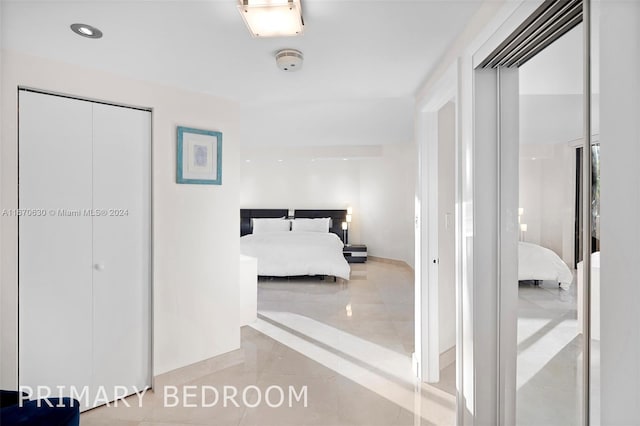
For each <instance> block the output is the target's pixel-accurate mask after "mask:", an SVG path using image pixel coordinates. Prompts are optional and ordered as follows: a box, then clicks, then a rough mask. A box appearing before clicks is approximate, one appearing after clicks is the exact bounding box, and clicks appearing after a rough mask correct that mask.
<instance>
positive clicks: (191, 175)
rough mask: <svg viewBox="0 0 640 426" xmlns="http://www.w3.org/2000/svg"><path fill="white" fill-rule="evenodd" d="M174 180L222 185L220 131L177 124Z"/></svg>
mask: <svg viewBox="0 0 640 426" xmlns="http://www.w3.org/2000/svg"><path fill="white" fill-rule="evenodd" d="M177 136H178V156H177V176H176V182H177V183H182V184H196V185H222V132H217V131H214V130H201V129H194V128H191V127H184V126H178V129H177Z"/></svg>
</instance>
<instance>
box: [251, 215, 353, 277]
mask: <svg viewBox="0 0 640 426" xmlns="http://www.w3.org/2000/svg"><path fill="white" fill-rule="evenodd" d="M345 216H346V210H296V211H295V212H294V215H293V217H289V210H288V209H241V210H240V252H241V253H242V254H243V255H246V256H251V257H255V258H257V259H258V276H262V277H293V276H305V275H310V276H320V277H325V276H333V277H339V278H343V279H345V280H348V279H349V275H350V272H351V268H350V267H349V264H348V263H347V261H346V260H345V258H344V255H343V252H342V251H343V247H344V243H343V241H342V227H341V224H342V221H344V218H345Z"/></svg>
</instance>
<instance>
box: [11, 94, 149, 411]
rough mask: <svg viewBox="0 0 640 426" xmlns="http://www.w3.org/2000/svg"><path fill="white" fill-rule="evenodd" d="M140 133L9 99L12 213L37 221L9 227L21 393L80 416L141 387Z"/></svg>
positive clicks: (107, 116)
mask: <svg viewBox="0 0 640 426" xmlns="http://www.w3.org/2000/svg"><path fill="white" fill-rule="evenodd" d="M150 128H151V117H150V113H149V112H148V111H141V110H136V109H131V108H122V107H115V106H109V105H103V104H97V103H92V102H87V101H80V100H72V99H67V98H62V97H57V96H51V95H44V94H36V93H32V92H23V91H21V92H20V148H19V151H20V160H19V162H20V171H19V174H20V189H19V192H20V208H21V209H44V211H45V212H46V216H23V217H21V218H20V225H19V229H20V235H19V244H20V250H19V255H20V258H19V265H20V266H19V270H20V277H19V286H20V302H19V303H20V319H19V321H20V322H19V327H20V348H19V351H20V355H19V357H20V365H19V383H20V385H21V386H29V387H31V388H33V389H35V388H36V387H37V386H47V387H49V388H51V390H52V395H59V394H60V395H65V396H68V395H69V394H70V391H71V389H70V387H71V386H74V387H75V390H76V391H77V392H78V393H80V392H82V391H83V390H84V389H85V388H86V389H88V394H87V398H86V399H84V400H82V401H81V402H82V403H83V408H90V407H92V406H94V405H99V404H100V403H104V402H106V400H113V399H114V398H115V397H117V396H123V390H122V389H123V388H122V387H126V389H127V390H128V392H126V393H132V392H133V391H134V390H135V389H141V388H143V387H145V386H147V385H148V384H149V383H150V375H151V372H150V365H151V361H150V357H151V354H150V340H151V338H150V140H151V133H150V132H151V130H150ZM25 212H27V213H30V210H25ZM37 212H38V211H36V213H37ZM59 387H61V388H59ZM117 387H119V388H117ZM115 392H118V393H119V395H117V394H116V393H115Z"/></svg>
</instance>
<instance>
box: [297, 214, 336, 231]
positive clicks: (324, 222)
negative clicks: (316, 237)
mask: <svg viewBox="0 0 640 426" xmlns="http://www.w3.org/2000/svg"><path fill="white" fill-rule="evenodd" d="M330 224H331V218H329V217H323V218H320V219H294V220H292V221H291V230H292V231H294V232H329V226H330Z"/></svg>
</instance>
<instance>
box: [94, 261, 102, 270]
mask: <svg viewBox="0 0 640 426" xmlns="http://www.w3.org/2000/svg"><path fill="white" fill-rule="evenodd" d="M93 269H95V270H96V271H104V263H96V264H95V265H93Z"/></svg>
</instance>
